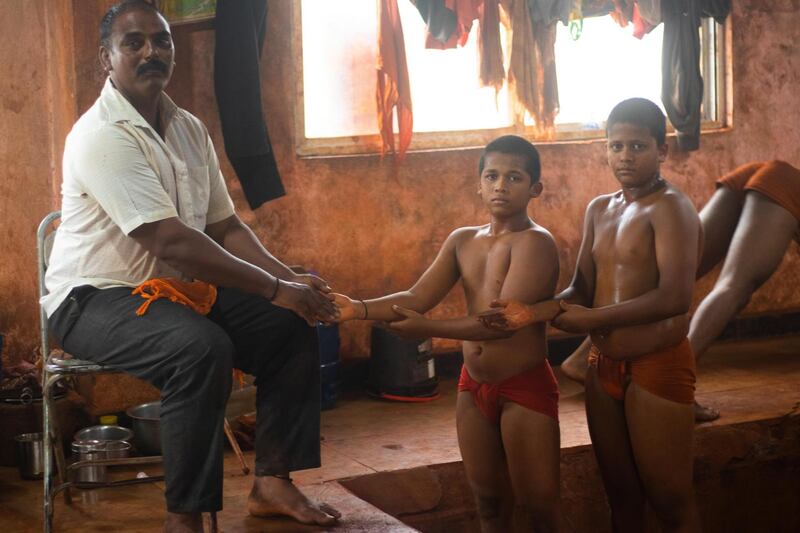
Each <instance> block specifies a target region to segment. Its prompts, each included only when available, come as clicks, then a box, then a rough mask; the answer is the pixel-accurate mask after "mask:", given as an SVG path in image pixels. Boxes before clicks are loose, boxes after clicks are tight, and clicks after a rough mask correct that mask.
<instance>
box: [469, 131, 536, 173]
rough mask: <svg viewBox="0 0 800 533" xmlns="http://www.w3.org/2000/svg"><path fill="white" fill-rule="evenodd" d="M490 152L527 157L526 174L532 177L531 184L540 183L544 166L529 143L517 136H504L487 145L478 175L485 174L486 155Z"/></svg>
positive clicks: (534, 148)
mask: <svg viewBox="0 0 800 533" xmlns="http://www.w3.org/2000/svg"><path fill="white" fill-rule="evenodd" d="M489 152H500V153H501V154H519V155H522V156H525V159H526V163H525V172H527V173H528V175H529V176H530V177H531V184H534V183H538V182H539V178H540V176H541V173H542V165H541V163H540V162H539V152H538V150H536V147H535V146H533V145H532V144H531V143H530V142H529V141H527V140H526V139H523V138H522V137H519V136H517V135H503V136H502V137H498V138H497V139H495V140H493V141H492V142H490V143H489V144H487V145H486V148H484V149H483V152H482V153H481V160H480V162H479V163H478V174H479V175H480V174H483V167H484V165H485V163H486V154H488V153H489Z"/></svg>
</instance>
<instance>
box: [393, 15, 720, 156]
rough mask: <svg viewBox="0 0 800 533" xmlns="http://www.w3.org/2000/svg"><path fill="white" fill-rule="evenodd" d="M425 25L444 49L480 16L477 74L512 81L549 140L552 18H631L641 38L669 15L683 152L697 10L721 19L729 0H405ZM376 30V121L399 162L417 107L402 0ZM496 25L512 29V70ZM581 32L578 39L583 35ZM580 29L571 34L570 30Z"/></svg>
mask: <svg viewBox="0 0 800 533" xmlns="http://www.w3.org/2000/svg"><path fill="white" fill-rule="evenodd" d="M409 1H410V2H411V3H412V4H414V6H415V7H416V8H417V11H419V13H420V16H421V17H422V20H423V21H424V22H425V24H426V30H427V32H426V41H425V46H426V48H431V49H440V50H442V49H448V48H455V47H457V46H463V45H464V44H466V42H467V39H468V38H469V35H470V31H471V29H472V25H473V23H474V22H475V21H476V20H477V21H478V23H479V31H478V35H477V39H478V50H479V63H480V68H479V78H480V83H481V85H482V86H484V87H494V88H495V90H499V89H500V88H501V87H502V85H503V83H504V81H505V80H506V79H507V80H508V83H509V89H510V90H511V92H512V94H513V95H514V101H515V102H517V106H516V108H515V110H514V111H515V113H516V114H517V116H518V117H521V116H523V115H524V114H525V113H526V112H527V113H528V114H529V115H530V116H531V117H532V118H533V120H534V122H535V125H536V129H537V137H539V138H552V137H553V136H554V134H555V126H554V124H555V117H556V115H557V114H558V110H559V101H558V81H557V77H556V68H555V65H556V63H555V62H556V57H555V39H556V25H557V24H558V23H559V22H561V23H563V24H569V23H570V22H577V21H582V19H583V18H584V17H595V16H604V15H610V16H611V17H612V18H613V19H614V20H615V21H616V22H617V23H618V24H619V25H620V26H621V27H626V26H628V24H630V23H632V24H633V35H634V37H637V38H639V39H641V38H642V37H643V36H644V35H645V34H647V33H649V32H650V31H651V30H652V29H653V28H655V27H656V26H658V25H659V24H661V23H662V22H663V23H664V44H663V51H662V70H663V74H664V75H663V76H662V80H663V81H662V83H663V86H662V101H663V103H664V107H665V109H666V111H667V115H668V117H669V119H670V122H671V123H672V124H673V126H674V127H675V129H676V131H677V133H678V145H679V148H680V149H683V150H696V149H697V148H698V146H699V132H700V104H701V103H702V94H703V80H702V78H701V75H700V67H699V63H700V55H699V52H700V40H699V23H700V17H701V16H703V17H707V16H713V17H714V18H716V19H717V21H718V22H720V23H721V22H722V21H723V20H724V19H725V18H726V17H727V15H728V12H729V11H730V0H671V1H669V2H661V0H409ZM379 11H380V12H379V21H380V24H379V30H378V43H379V46H378V49H379V54H378V87H377V102H378V125H379V128H380V131H381V137H382V140H383V143H382V153H384V154H385V153H386V152H392V153H395V154H396V156H397V159H398V160H402V158H403V157H404V155H405V152H406V150H407V148H408V146H409V144H410V142H411V135H412V129H413V113H412V102H411V91H410V84H409V81H408V80H409V74H408V67H407V64H406V61H405V42H404V39H403V30H402V24H401V21H400V15H399V12H398V8H397V0H380V2H379ZM500 24H503V25H504V26H505V27H506V29H507V30H510V31H511V47H510V54H509V59H508V67H507V68H508V71H507V72H506V66H505V61H504V57H503V51H502V47H501V43H500ZM577 33H578V38H579V33H580V32H577ZM574 36H575V32H573V37H574ZM395 109H396V110H397V113H398V118H399V120H398V124H399V141H400V142H399V146H398V149H397V151H395V146H394V132H393V113H394V111H395Z"/></svg>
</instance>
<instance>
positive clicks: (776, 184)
mask: <svg viewBox="0 0 800 533" xmlns="http://www.w3.org/2000/svg"><path fill="white" fill-rule="evenodd" d="M717 186H718V187H719V186H724V187H727V188H728V189H730V190H732V191H734V192H736V193H739V195H740V196H741V200H742V201H744V195H745V193H747V191H756V192H759V193H761V194H763V195H764V196H766V197H767V198H769V199H770V200H772V201H773V202H775V203H776V204H778V205H779V206H781V207H783V208H784V209H786V210H787V211H789V212H790V213H791V214H792V215H794V217H795V218H796V219H797V220H800V170H798V169H796V168H794V167H793V166H792V165H790V164H789V163H785V162H783V161H767V162H763V163H748V164H746V165H742V166H740V167H739V168H737V169H736V170H734V171H732V172H730V173H728V174H725V175H724V176H722V177H721V178H720V179H718V180H717ZM794 238H795V240H796V241H798V242H800V229H798V232H797V233H795V236H794Z"/></svg>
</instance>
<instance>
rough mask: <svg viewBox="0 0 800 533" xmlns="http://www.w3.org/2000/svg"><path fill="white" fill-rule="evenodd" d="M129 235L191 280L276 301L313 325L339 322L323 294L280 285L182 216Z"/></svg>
mask: <svg viewBox="0 0 800 533" xmlns="http://www.w3.org/2000/svg"><path fill="white" fill-rule="evenodd" d="M130 236H131V237H132V238H133V239H134V240H136V241H137V242H138V243H139V244H140V245H142V246H143V247H144V248H145V249H146V250H148V251H149V252H150V253H152V254H153V255H155V256H156V257H158V258H159V259H160V260H162V261H164V262H165V263H167V264H168V265H170V266H171V267H173V268H175V269H176V270H178V271H180V272H182V273H183V274H185V275H186V276H189V277H192V278H195V279H199V280H203V281H206V282H208V283H213V284H215V285H222V286H225V287H231V288H236V289H240V290H243V291H245V292H250V293H253V294H258V295H260V296H263V297H265V298H268V299H271V300H272V301H273V302H274V303H275V305H278V306H281V307H285V308H287V309H291V310H292V311H294V312H296V313H297V314H299V315H300V316H302V317H303V318H304V319H305V320H306V321H307V322H308V323H309V324H313V323H315V322H316V321H317V320H322V321H325V322H328V321H332V320H334V319H335V318H336V309H335V307H334V305H333V303H332V302H331V301H330V300H329V299H328V298H326V296H325V295H324V294H321V293H320V292H319V291H317V290H315V289H312V288H311V287H308V286H306V285H303V284H300V283H296V282H294V281H279V277H278V276H276V275H275V274H272V273H270V272H268V271H267V270H265V269H264V268H261V267H260V266H257V265H255V264H253V263H251V262H249V261H247V260H244V259H242V258H240V257H236V256H235V255H233V254H231V253H230V252H228V251H227V250H226V249H225V248H223V247H222V246H220V245H219V244H218V243H217V242H216V241H215V240H214V239H212V238H211V237H209V236H208V235H206V234H205V233H203V232H201V231H198V230H196V229H194V228H191V227H189V226H187V225H186V224H184V223H183V222H181V220H180V219H178V218H177V217H171V218H165V219H163V220H159V221H157V222H150V223H147V224H142V225H141V226H139V227H137V228H136V229H134V230H133V231H131V233H130ZM287 270H288V269H287ZM289 272H291V271H289Z"/></svg>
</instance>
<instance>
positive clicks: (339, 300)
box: [331, 292, 365, 322]
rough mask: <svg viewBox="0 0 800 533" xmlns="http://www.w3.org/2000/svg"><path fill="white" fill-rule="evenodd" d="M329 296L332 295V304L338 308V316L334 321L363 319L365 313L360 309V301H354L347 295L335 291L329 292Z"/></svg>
mask: <svg viewBox="0 0 800 533" xmlns="http://www.w3.org/2000/svg"><path fill="white" fill-rule="evenodd" d="M331 296H333V303H334V305H336V308H337V309H338V310H339V316H338V317H337V318H336V320H335V322H346V321H348V320H363V319H364V316H365V313H364V310H363V309H362V304H361V302H356V301H355V300H353V299H351V298H349V297H348V296H345V295H344V294H339V293H336V292H334V293H331Z"/></svg>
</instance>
